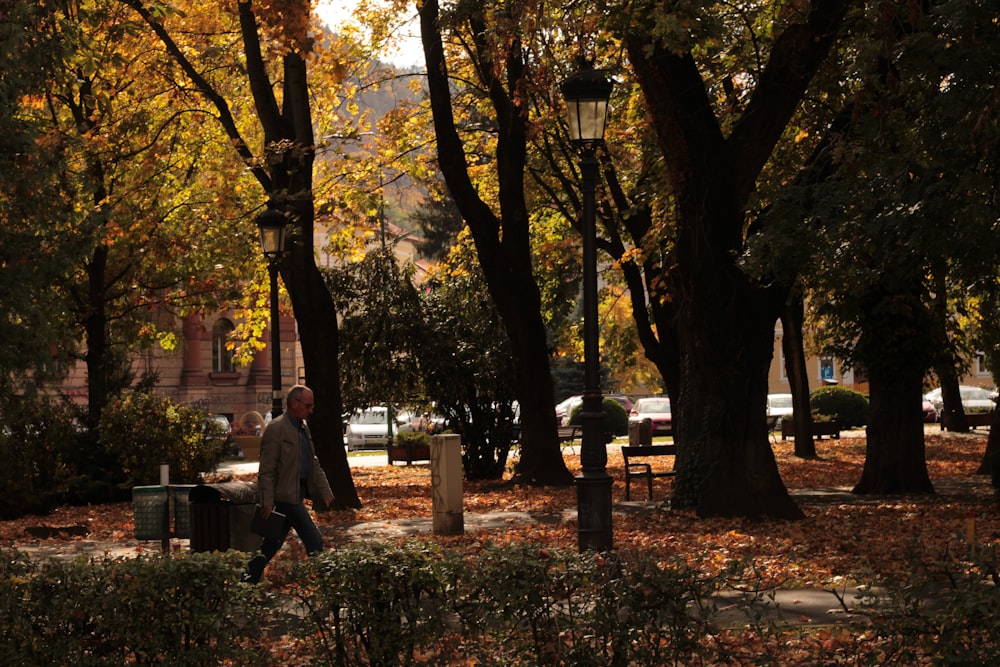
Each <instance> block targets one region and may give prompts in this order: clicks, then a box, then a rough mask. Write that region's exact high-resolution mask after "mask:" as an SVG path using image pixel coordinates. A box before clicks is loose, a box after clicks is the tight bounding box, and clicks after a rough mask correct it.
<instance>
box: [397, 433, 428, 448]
mask: <svg viewBox="0 0 1000 667" xmlns="http://www.w3.org/2000/svg"><path fill="white" fill-rule="evenodd" d="M392 444H393V445H394V446H396V447H430V445H431V436H429V435H427V434H426V433H424V432H423V431H402V432H400V433H396V434H395V435H393V436H392Z"/></svg>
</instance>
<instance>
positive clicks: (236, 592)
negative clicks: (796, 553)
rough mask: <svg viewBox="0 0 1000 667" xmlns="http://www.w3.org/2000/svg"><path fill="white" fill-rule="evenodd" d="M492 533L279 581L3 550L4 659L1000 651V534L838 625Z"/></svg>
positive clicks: (677, 569) (200, 563)
mask: <svg viewBox="0 0 1000 667" xmlns="http://www.w3.org/2000/svg"><path fill="white" fill-rule="evenodd" d="M475 547H476V548H474V549H473V548H466V549H449V548H447V547H445V546H441V545H438V544H433V543H428V542H422V541H410V542H407V543H404V544H384V543H378V542H369V541H364V542H355V543H350V544H346V545H343V546H341V547H339V548H337V549H336V550H333V551H327V552H324V553H322V554H319V555H318V556H316V557H314V558H308V559H302V560H293V561H287V560H286V561H281V562H282V563H290V566H288V567H280V566H278V567H275V568H273V569H272V570H271V577H270V579H269V586H267V587H259V586H256V585H253V584H247V583H241V581H240V579H241V575H242V573H243V571H244V568H245V564H246V554H243V553H238V552H228V553H224V554H219V553H212V554H189V553H182V554H179V555H166V556H164V555H151V556H140V557H137V558H115V559H112V558H104V559H93V560H85V559H77V560H74V561H63V560H51V559H45V558H40V557H29V556H27V555H26V554H22V553H19V552H17V551H8V550H2V549H0V661H2V664H10V665H51V664H73V665H122V664H178V665H195V666H198V665H222V664H226V665H230V664H238V665H247V664H255V665H256V664H260V665H270V664H288V662H289V658H290V655H291V653H294V657H295V663H296V664H331V665H344V666H354V665H358V666H362V665H365V666H371V665H416V664H421V665H453V664H459V663H461V664H477V665H591V666H593V667H600V666H602V665H606V666H609V667H610V666H612V665H681V664H683V665H714V664H789V662H788V660H789V659H790V658H789V655H788V651H789V648H790V647H794V652H795V657H794V661H795V664H856V665H876V664H878V665H911V664H918V663H919V664H954V665H971V664H975V665H980V664H984V665H985V664H998V663H1000V643H998V642H997V641H996V637H997V636H998V633H1000V620H998V619H1000V596H998V594H997V584H998V583H1000V575H998V574H997V555H996V552H995V550H993V549H992V548H991V547H989V546H982V545H980V546H978V547H977V548H976V550H975V551H974V552H971V551H970V552H967V553H964V554H953V555H952V556H951V557H949V558H946V559H945V560H944V562H938V560H934V561H933V562H928V561H926V560H923V561H921V560H919V559H918V560H915V561H914V563H913V565H912V567H910V568H909V570H908V572H909V573H910V574H908V575H907V576H906V578H905V580H893V579H881V580H877V581H875V582H874V583H875V584H876V585H874V586H872V587H869V588H867V589H865V590H867V591H868V593H867V594H865V602H866V603H867V604H866V605H865V607H864V611H866V612H867V613H864V614H862V615H861V618H860V619H859V620H856V621H855V620H851V619H850V618H845V622H844V624H843V627H842V628H841V631H840V632H839V633H838V635H837V638H836V640H834V639H832V637H833V635H831V634H830V633H827V632H822V633H818V634H817V633H816V632H813V629H811V628H810V629H807V630H806V631H805V632H800V631H797V630H789V629H788V628H785V627H782V626H781V625H780V624H779V623H780V622H779V621H777V620H776V618H778V616H777V615H776V614H775V613H774V612H775V608H774V603H773V600H771V599H770V598H769V596H768V595H767V588H766V586H765V584H764V581H763V580H762V579H761V573H760V572H758V571H757V570H756V569H755V568H754V567H753V563H749V562H746V561H742V560H733V561H731V562H730V563H729V564H728V566H727V567H724V568H723V570H722V571H721V572H718V573H717V574H706V573H705V569H706V568H701V567H699V566H698V564H697V563H690V562H687V561H686V560H685V559H683V558H681V557H679V556H678V557H670V556H667V555H664V554H663V553H650V552H648V551H636V550H628V549H622V550H619V551H616V552H614V553H604V554H602V553H594V552H584V553H578V552H576V551H569V550H563V549H556V548H549V547H547V546H545V545H544V544H531V543H524V542H505V543H502V544H501V543H495V542H491V541H490V540H488V539H486V540H483V541H481V542H480V541H478V539H477V541H476V545H475ZM709 558H713V557H712V556H706V559H709ZM928 601H931V602H933V604H928ZM722 611H724V612H725V613H724V615H720V612H722ZM843 638H847V639H846V640H843Z"/></svg>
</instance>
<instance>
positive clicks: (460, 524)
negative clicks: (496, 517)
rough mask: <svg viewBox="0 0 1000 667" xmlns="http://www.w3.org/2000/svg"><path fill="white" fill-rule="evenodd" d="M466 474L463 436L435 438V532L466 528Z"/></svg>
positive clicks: (432, 483) (433, 502)
mask: <svg viewBox="0 0 1000 667" xmlns="http://www.w3.org/2000/svg"><path fill="white" fill-rule="evenodd" d="M462 477H463V474H462V436H460V435H454V434H449V435H435V436H433V437H431V501H432V509H433V514H434V516H433V522H432V528H433V532H434V534H435V535H461V534H462V533H463V532H464V531H465V516H464V514H463V509H462Z"/></svg>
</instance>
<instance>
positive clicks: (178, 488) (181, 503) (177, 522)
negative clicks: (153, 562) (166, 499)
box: [167, 484, 195, 540]
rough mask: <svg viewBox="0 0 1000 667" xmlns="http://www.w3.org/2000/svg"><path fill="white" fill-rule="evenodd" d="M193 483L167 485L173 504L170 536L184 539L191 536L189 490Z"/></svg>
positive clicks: (192, 487)
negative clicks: (172, 527) (172, 522)
mask: <svg viewBox="0 0 1000 667" xmlns="http://www.w3.org/2000/svg"><path fill="white" fill-rule="evenodd" d="M194 487H195V485H194V484H172V485H170V486H169V487H167V489H168V491H169V492H170V500H171V501H172V506H173V514H174V516H173V519H174V530H173V532H172V533H171V536H173V537H176V538H179V539H182V540H186V539H189V538H190V537H191V510H190V504H191V490H192V489H194Z"/></svg>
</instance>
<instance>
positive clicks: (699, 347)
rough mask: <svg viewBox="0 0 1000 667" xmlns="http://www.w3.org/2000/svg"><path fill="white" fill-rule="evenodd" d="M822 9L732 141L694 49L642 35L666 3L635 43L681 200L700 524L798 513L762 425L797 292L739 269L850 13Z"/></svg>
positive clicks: (682, 413) (680, 409)
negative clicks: (754, 207)
mask: <svg viewBox="0 0 1000 667" xmlns="http://www.w3.org/2000/svg"><path fill="white" fill-rule="evenodd" d="M846 9H847V6H846V3H843V2H840V1H839V0H813V1H812V2H810V3H808V6H807V7H804V8H803V13H802V14H801V16H802V22H801V23H793V24H790V25H789V26H788V27H787V28H785V29H784V30H783V31H782V32H781V33H780V34H778V35H777V36H776V37H775V40H774V43H773V47H772V49H771V53H770V56H769V60H768V62H767V64H766V66H765V68H764V70H763V71H762V72H761V75H760V76H759V77H758V79H757V81H758V84H757V87H756V89H755V90H754V91H753V93H752V95H749V96H748V100H749V101H748V102H747V105H746V107H745V109H744V111H743V113H742V114H741V116H740V117H739V119H738V120H736V122H734V123H732V124H731V126H730V127H731V129H730V130H729V131H728V132H727V133H723V130H722V128H721V126H720V123H719V119H718V118H717V117H716V115H715V111H714V106H713V103H712V100H711V97H710V93H709V90H708V86H707V85H706V82H705V81H704V80H703V79H702V76H701V72H700V70H699V68H698V63H697V62H696V60H695V57H694V55H693V54H692V53H691V52H678V51H677V50H676V49H674V48H671V45H669V44H666V43H665V42H664V39H663V37H662V36H661V35H658V34H656V35H654V34H650V33H649V32H646V28H645V26H647V25H654V24H655V22H656V19H657V18H659V15H658V14H657V12H658V11H663V10H662V8H661V7H659V6H656V5H654V6H650V7H649V8H642V7H640V10H639V13H640V14H643V13H644V12H645V11H649V12H650V15H648V16H646V15H640V16H637V17H635V18H636V20H635V21H634V22H633V25H634V26H635V27H634V28H633V31H632V32H630V33H629V34H628V35H626V39H625V45H626V48H627V50H628V53H629V59H630V61H631V63H632V65H633V68H634V69H635V72H636V75H637V78H638V81H639V85H640V87H641V88H642V92H643V96H644V98H645V101H646V105H647V109H648V114H649V117H650V120H651V123H652V125H653V128H654V129H655V131H656V134H657V139H658V143H659V150H660V152H661V153H662V154H663V158H664V164H665V165H666V168H667V178H668V180H669V183H670V186H671V190H672V194H673V195H674V200H675V202H676V203H675V213H676V221H677V229H678V232H677V242H676V255H675V259H676V261H675V263H674V266H672V267H670V268H669V270H668V271H667V272H666V275H665V277H666V278H667V279H668V280H669V281H670V283H671V285H672V287H673V296H674V298H675V300H676V304H677V305H676V308H677V321H676V335H677V339H678V342H679V347H678V350H679V395H678V405H677V407H676V413H675V421H676V429H675V432H676V433H677V435H678V457H677V478H676V482H675V494H674V497H675V501H676V502H677V503H678V504H679V505H680V506H687V507H694V508H696V509H697V511H698V512H699V514H701V515H703V516H710V515H743V516H774V517H800V516H802V513H801V511H800V510H799V509H798V507H797V506H796V505H795V503H794V502H793V501H792V499H791V497H790V496H789V495H788V491H787V490H786V489H785V486H784V484H783V483H782V481H781V477H780V475H779V474H778V468H777V464H776V463H775V460H774V454H773V452H772V451H771V447H770V444H769V442H768V436H767V426H766V425H767V421H766V419H765V412H766V402H767V374H768V369H769V366H770V362H771V357H772V356H773V348H774V322H775V320H777V318H778V313H779V308H780V305H781V303H783V302H784V298H785V295H786V294H787V290H785V289H781V288H767V287H764V286H762V285H759V284H757V283H755V282H754V281H753V280H752V279H750V278H749V277H748V276H746V275H744V274H743V273H742V272H741V270H740V269H739V267H737V266H736V263H735V259H734V257H736V256H738V255H739V254H740V253H741V252H742V250H743V249H744V244H745V238H744V235H745V233H746V226H745V221H746V209H747V204H748V201H749V197H750V194H751V193H752V192H753V190H754V187H755V185H756V181H757V178H758V176H759V174H760V172H761V169H762V168H763V167H764V165H765V163H766V162H767V161H768V159H770V156H771V154H772V152H773V150H774V147H775V145H776V143H777V142H778V141H779V140H780V138H781V136H782V134H783V133H784V132H785V130H786V127H787V124H788V122H789V121H790V119H791V117H792V115H793V114H794V112H795V110H796V109H797V108H798V106H799V104H800V103H801V100H802V97H803V95H804V94H805V91H806V89H807V87H808V85H809V82H810V80H811V79H812V77H813V75H814V74H815V72H816V71H817V69H818V68H819V66H820V65H821V64H822V63H823V61H824V60H825V59H826V57H827V54H828V53H829V50H830V48H831V46H832V44H833V42H834V39H835V38H836V35H837V32H838V30H839V27H840V25H841V23H842V22H843V18H844V15H845V12H846Z"/></svg>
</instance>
